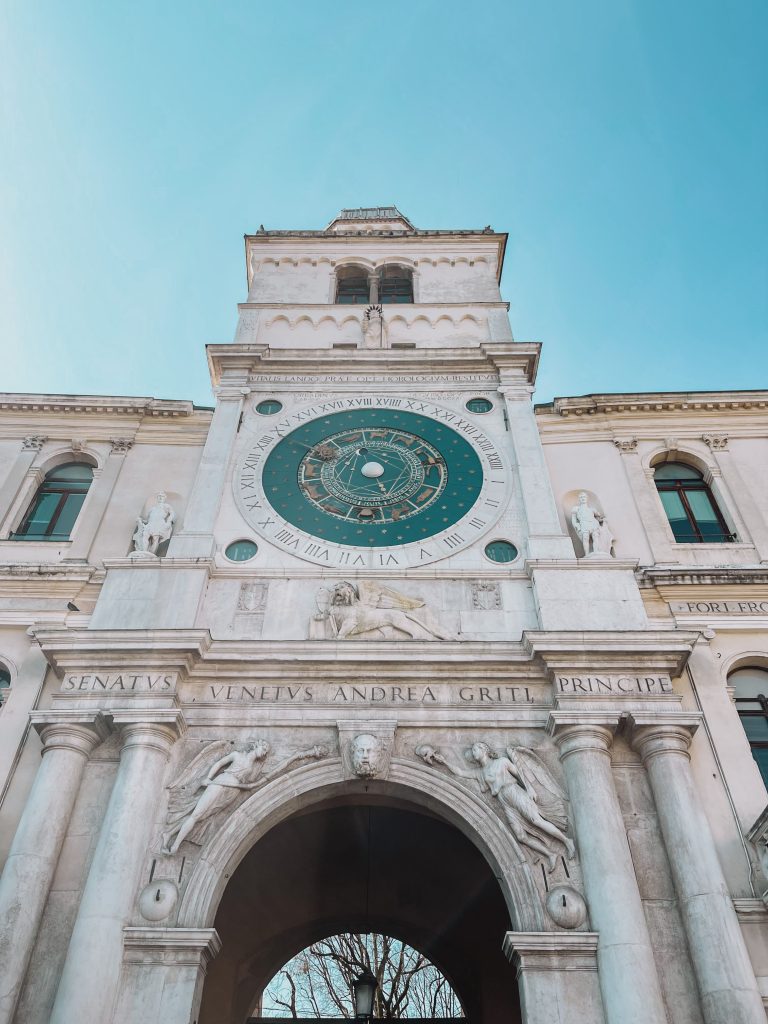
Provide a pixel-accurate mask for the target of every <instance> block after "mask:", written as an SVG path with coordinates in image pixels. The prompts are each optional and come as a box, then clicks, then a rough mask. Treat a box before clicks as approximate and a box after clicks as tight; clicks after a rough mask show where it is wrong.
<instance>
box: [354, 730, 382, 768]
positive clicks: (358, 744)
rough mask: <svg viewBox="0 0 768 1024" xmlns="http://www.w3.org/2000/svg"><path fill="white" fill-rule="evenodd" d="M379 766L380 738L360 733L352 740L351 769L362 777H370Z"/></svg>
mask: <svg viewBox="0 0 768 1024" xmlns="http://www.w3.org/2000/svg"><path fill="white" fill-rule="evenodd" d="M380 768H381V740H380V739H379V738H378V736H371V735H370V733H362V734H361V735H360V736H355V738H354V739H353V740H352V770H353V771H354V773H355V775H359V776H361V777H362V778H371V777H372V776H374V775H376V774H377V773H378V771H379V769H380Z"/></svg>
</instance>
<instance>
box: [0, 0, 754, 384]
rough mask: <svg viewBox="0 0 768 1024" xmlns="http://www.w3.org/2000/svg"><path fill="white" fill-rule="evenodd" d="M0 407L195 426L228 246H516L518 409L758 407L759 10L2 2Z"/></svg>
mask: <svg viewBox="0 0 768 1024" xmlns="http://www.w3.org/2000/svg"><path fill="white" fill-rule="evenodd" d="M0 33H2V34H1V35H0V91H1V97H0V104H1V105H0V117H1V119H2V121H1V123H0V147H1V149H0V153H1V156H0V238H2V245H1V246H0V353H1V354H2V361H1V362H0V367H1V368H2V374H1V375H0V390H10V391H46V392H66V393H70V392H80V393H98V394H118V395H120V394H140V395H154V396H155V397H162V398H191V399H194V400H195V401H197V402H198V403H202V404H210V402H211V396H210V390H209V385H208V375H207V367H206V362H205V356H204V345H205V344H206V343H208V342H229V341H231V340H232V336H233V333H234V327H235V317H236V308H235V307H236V303H237V302H238V301H242V300H243V299H244V298H245V269H244V258H243V243H242V236H243V234H244V233H245V232H252V231H255V230H256V228H257V227H258V225H259V224H260V223H264V224H265V225H266V226H267V227H268V228H319V227H323V226H324V225H325V223H327V221H328V220H330V219H331V217H332V216H333V215H334V214H335V213H336V212H337V211H338V210H339V209H340V208H341V207H344V206H355V205H378V204H385V203H396V204H397V205H398V206H399V207H400V209H401V210H402V211H403V212H404V213H405V214H406V215H407V216H408V217H409V218H410V219H411V220H412V221H413V222H414V223H415V224H416V225H418V226H419V227H426V228H451V227H475V226H477V227H482V226H483V225H485V224H488V223H490V224H492V225H493V227H494V228H496V229H497V230H506V231H509V233H510V240H509V247H508V250H507V261H506V268H505V272H504V278H503V282H502V289H503V294H504V297H505V298H506V299H508V300H509V301H510V302H511V316H512V327H513V330H514V333H515V337H516V338H517V339H518V340H521V341H522V340H536V341H541V342H543V343H544V353H543V362H542V369H541V372H540V376H539V382H538V388H537V395H536V398H537V400H538V401H545V400H548V399H550V398H551V397H552V396H553V395H570V394H583V393H585V392H597V391H632V390H687V389H699V390H701V389H709V388H712V389H723V388H750V387H766V386H768V375H767V374H766V369H767V368H768V356H766V351H768V349H767V348H766V341H767V340H768V339H767V337H766V335H768V289H767V288H766V283H767V278H768V273H767V271H768V242H767V241H766V239H768V230H767V229H768V224H767V223H766V222H767V221H768V185H767V181H768V173H767V172H768V159H767V157H768V132H767V131H766V114H765V111H766V109H767V108H768V104H767V101H768V70H766V61H765V59H764V58H765V53H766V50H767V49H768V6H767V5H766V4H765V3H764V2H744V0H730V2H729V3H727V4H724V3H722V2H714V0H696V2H694V0H673V2H670V0H663V2H662V0H636V2H633V0H582V2H580V3H573V2H572V0H567V2H566V0H551V2H548V0H540V2H537V3H531V2H530V0H527V2H522V0H506V2H499V3H496V2H482V0H476V2H475V3H472V4H470V3H468V2H460V0H442V2H433V0H410V2H401V0H390V2H388V3H361V2H359V0H358V2H347V0H312V2H310V0H295V2H294V3H290V4H289V3H282V4H276V3H274V2H270V3H266V2H260V0H259V2H256V0H251V2H227V0H219V2H217V3H213V2H208V3H204V2H199V3H196V2H194V0H192V2H189V0H188V2H185V3H177V2H171V0H169V2H161V3H158V2H157V0H155V2H152V3H150V2H145V0H135V2H131V3H127V2H118V0H114V2H110V3H103V2H99V3H96V2H91V3H84V2H79V0H70V2H68V3H66V4H65V3H61V2H53V0H6V2H5V4H4V5H3V14H2V25H1V26H0Z"/></svg>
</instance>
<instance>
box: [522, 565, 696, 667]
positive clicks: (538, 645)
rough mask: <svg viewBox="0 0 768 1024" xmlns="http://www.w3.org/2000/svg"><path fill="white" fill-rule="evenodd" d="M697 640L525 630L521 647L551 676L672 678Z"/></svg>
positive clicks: (645, 633) (671, 634) (675, 635)
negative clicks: (642, 674)
mask: <svg viewBox="0 0 768 1024" xmlns="http://www.w3.org/2000/svg"><path fill="white" fill-rule="evenodd" d="M601 564H602V563H601ZM698 639H699V633H698V632H696V631H694V630H674V631H673V630H669V629H664V630H661V629H646V630H626V631H621V632H619V631H611V630H606V631H594V632H593V631H588V630H584V631H572V630H568V631H565V630H547V631H544V630H536V631H534V630H526V631H525V632H524V633H523V640H522V646H523V649H524V650H526V651H528V652H529V653H530V654H531V655H532V656H534V657H537V658H538V659H540V660H541V661H542V662H543V664H544V666H545V668H546V669H547V671H548V672H549V673H551V674H554V673H557V672H566V671H574V672H587V673H591V674H595V673H598V672H630V673H637V672H646V671H647V672H656V673H666V674H668V675H670V676H672V677H673V678H675V677H676V676H679V675H680V674H681V672H682V671H683V669H684V667H685V665H686V663H687V661H688V658H689V656H690V654H691V651H692V650H693V647H694V645H695V643H696V642H697V640H698Z"/></svg>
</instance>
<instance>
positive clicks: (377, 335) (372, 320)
mask: <svg viewBox="0 0 768 1024" xmlns="http://www.w3.org/2000/svg"><path fill="white" fill-rule="evenodd" d="M385 337H386V327H385V324H384V310H383V309H382V308H381V306H368V308H367V309H366V311H365V312H364V313H363V348H385V347H386V346H385V344H384V339H385Z"/></svg>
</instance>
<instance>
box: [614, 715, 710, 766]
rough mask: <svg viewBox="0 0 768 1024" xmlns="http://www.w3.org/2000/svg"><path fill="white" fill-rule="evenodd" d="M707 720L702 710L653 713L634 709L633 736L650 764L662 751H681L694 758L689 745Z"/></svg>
mask: <svg viewBox="0 0 768 1024" xmlns="http://www.w3.org/2000/svg"><path fill="white" fill-rule="evenodd" d="M703 720H704V713H703V712H702V711H698V712H695V713H694V712H680V713H678V714H674V713H672V714H664V713H661V714H653V715H649V714H638V713H636V712H632V713H630V715H629V740H630V743H631V745H632V746H633V747H634V749H635V750H636V751H637V752H638V754H640V757H641V758H642V760H643V764H646V765H647V764H648V762H649V761H650V760H651V758H653V757H657V756H658V755H659V754H681V755H682V756H683V757H685V758H686V759H687V760H690V754H689V752H688V748H689V747H690V745H691V740H692V739H693V734H694V733H695V732H696V730H697V729H698V727H699V726H700V725H701V723H702V722H703Z"/></svg>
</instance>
